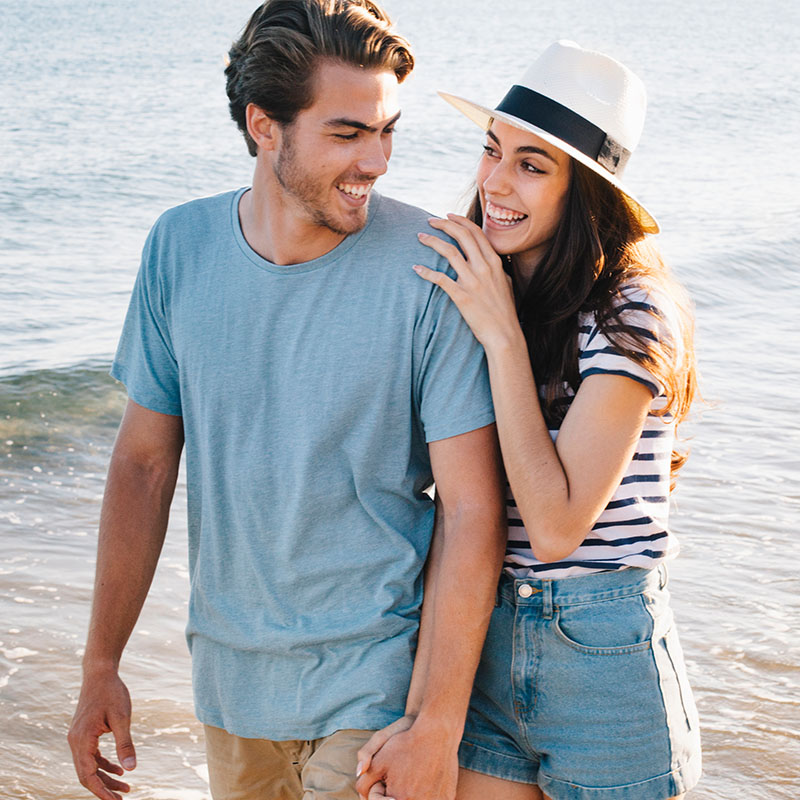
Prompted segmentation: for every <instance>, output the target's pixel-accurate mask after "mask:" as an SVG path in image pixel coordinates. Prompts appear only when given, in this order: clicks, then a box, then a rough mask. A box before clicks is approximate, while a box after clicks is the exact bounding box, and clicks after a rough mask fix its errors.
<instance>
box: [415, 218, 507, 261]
mask: <svg viewBox="0 0 800 800" xmlns="http://www.w3.org/2000/svg"><path fill="white" fill-rule="evenodd" d="M428 224H429V225H430V226H431V227H432V228H436V229H437V230H440V231H443V232H444V233H446V234H448V236H451V237H452V238H453V239H455V240H456V241H457V242H458V244H459V246H460V247H461V249H462V250H463V251H464V254H465V255H466V256H467V260H468V261H469V262H470V264H473V265H475V266H479V265H480V264H481V263H485V264H487V265H488V266H489V267H490V268H495V267H496V268H500V269H502V261H501V259H500V256H498V255H497V253H496V252H495V250H494V248H493V247H492V245H491V244H489V240H488V239H487V238H486V234H485V233H484V232H483V231H482V230H481V229H480V227H479V226H478V225H476V224H475V223H474V222H472V221H471V220H469V219H467V218H466V217H462V216H459V215H458V214H448V215H447V219H438V218H436V217H434V218H432V219H429V220H428Z"/></svg>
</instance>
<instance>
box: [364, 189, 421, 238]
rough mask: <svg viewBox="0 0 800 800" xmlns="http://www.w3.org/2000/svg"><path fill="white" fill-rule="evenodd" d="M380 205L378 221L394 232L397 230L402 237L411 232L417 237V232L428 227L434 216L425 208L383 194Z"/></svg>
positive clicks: (376, 216) (377, 214) (377, 215)
mask: <svg viewBox="0 0 800 800" xmlns="http://www.w3.org/2000/svg"><path fill="white" fill-rule="evenodd" d="M379 203H380V204H379V206H378V210H377V213H376V214H375V218H376V221H378V222H382V223H384V224H388V225H389V227H390V228H391V229H392V230H397V231H398V232H399V233H400V234H401V235H402V234H406V233H408V231H410V230H413V231H414V232H415V235H416V232H417V231H420V230H422V228H423V227H427V224H428V219H429V218H430V217H432V216H434V215H433V214H431V213H430V212H429V211H426V210H425V209H424V208H420V207H419V206H414V205H411V204H410V203H405V202H403V201H402V200H397V199H396V198H394V197H387V196H386V195H383V194H382V195H380V200H379Z"/></svg>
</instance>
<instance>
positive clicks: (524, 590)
mask: <svg viewBox="0 0 800 800" xmlns="http://www.w3.org/2000/svg"><path fill="white" fill-rule="evenodd" d="M517 591H518V593H519V596H520V597H530V596H531V595H532V594H533V587H532V586H530V584H527V583H523V584H522V586H520V587H519V589H518V590H517Z"/></svg>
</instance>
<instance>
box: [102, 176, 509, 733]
mask: <svg viewBox="0 0 800 800" xmlns="http://www.w3.org/2000/svg"><path fill="white" fill-rule="evenodd" d="M244 191H245V190H244V189H241V190H239V191H237V192H230V193H227V194H223V195H219V196H216V197H211V198H207V199H202V200H197V201H194V202H191V203H188V204H186V205H183V206H179V207H178V208H174V209H171V210H170V211H167V212H166V213H165V214H164V215H163V216H162V217H161V218H160V219H159V220H158V221H157V222H156V224H155V226H154V227H153V230H152V231H151V233H150V236H149V237H148V240H147V243H146V245H145V248H144V253H143V257H142V265H141V269H140V272H139V276H138V278H137V281H136V285H135V288H134V291H133V296H132V299H131V304H130V309H129V311H128V316H127V319H126V321H125V326H124V329H123V333H122V338H121V340H120V344H119V349H118V351H117V355H116V359H115V361H114V365H113V367H112V375H113V376H114V377H115V378H117V379H118V380H120V381H122V382H123V383H124V384H125V385H126V387H127V390H128V394H129V396H130V398H131V399H132V400H134V401H135V402H136V403H139V404H140V405H142V406H145V407H146V408H149V409H151V410H153V411H158V412H161V413H164V414H176V415H181V416H182V417H183V425H184V431H185V437H186V468H187V485H188V506H189V568H190V574H191V599H190V605H189V622H188V626H187V638H188V642H189V647H190V649H191V653H192V662H193V677H194V691H195V705H196V711H197V715H198V717H199V719H200V720H201V721H202V722H204V723H206V724H209V725H214V726H217V727H221V728H225V729H226V730H228V731H229V732H231V733H234V734H236V735H239V736H245V737H255V738H268V739H314V738H318V737H321V736H325V735H328V734H330V733H332V732H333V731H335V730H338V729H342V728H366V729H371V728H380V727H382V726H383V725H386V724H388V723H389V722H391V721H393V720H394V719H396V718H397V717H398V716H399V715H401V714H402V713H403V708H404V704H405V695H406V692H407V689H408V684H409V680H410V677H411V668H412V665H413V658H414V652H415V647H416V632H417V626H418V620H419V609H420V602H421V594H422V581H421V572H422V567H423V563H424V560H425V557H426V555H427V552H428V546H429V543H430V538H431V530H432V522H433V504H432V503H431V501H430V499H429V498H428V496H427V495H426V494H425V493H424V491H423V490H424V489H425V488H426V487H427V486H429V485H430V483H431V465H430V460H429V457H428V450H427V444H426V443H427V442H431V441H434V440H437V439H444V438H448V437H451V436H456V435H458V434H461V433H465V432H467V431H470V430H474V429H476V428H479V427H482V426H484V425H488V424H490V423H491V422H493V421H494V413H493V409H492V404H491V397H490V392H489V384H488V377H487V372H486V365H485V359H484V354H483V350H482V348H481V347H480V345H479V344H478V343H477V342H476V340H475V338H474V337H473V336H472V333H471V332H470V331H469V329H468V328H467V326H466V325H465V323H464V322H463V320H462V318H461V315H460V314H459V312H458V310H457V309H456V307H455V305H454V304H453V303H452V302H451V301H450V299H449V298H448V297H447V296H446V294H445V293H444V292H443V291H442V290H441V289H439V288H437V287H434V286H432V285H431V284H430V283H428V282H426V281H423V280H422V279H420V278H419V277H418V276H417V275H416V274H415V273H414V272H413V270H412V269H411V266H412V265H413V264H427V265H430V266H432V267H435V268H436V269H440V270H441V269H445V268H448V269H449V267H448V266H447V264H446V262H445V261H444V260H443V259H441V258H440V257H439V256H438V255H437V254H436V253H435V252H433V251H432V250H430V249H429V248H427V247H424V246H422V245H421V244H420V243H419V242H418V240H417V233H418V232H419V231H427V230H429V227H428V225H427V215H426V214H425V213H424V212H423V211H421V210H419V209H416V208H413V207H411V206H408V205H405V204H402V203H399V202H396V201H394V200H391V199H388V198H385V197H383V198H382V197H380V196H379V195H377V194H375V195H373V197H372V200H371V202H370V209H369V218H368V222H367V224H366V226H365V227H364V228H363V229H362V230H361V231H359V232H358V233H356V234H353V235H352V236H349V237H348V238H347V239H345V240H344V241H343V242H342V243H341V244H340V245H339V246H338V247H336V248H335V249H334V250H332V251H331V252H329V253H327V254H325V255H324V256H322V257H320V258H317V259H315V260H313V261H309V262H307V263H303V264H296V265H293V266H277V265H275V264H272V263H271V262H269V261H266V260H264V259H263V258H261V257H260V256H259V255H258V254H257V253H256V252H255V251H254V250H252V248H250V246H249V245H248V244H247V242H246V240H245V239H244V236H243V235H242V231H241V227H240V224H239V218H238V204H239V198H240V197H241V195H242V193H243V192H244ZM451 274H452V271H451Z"/></svg>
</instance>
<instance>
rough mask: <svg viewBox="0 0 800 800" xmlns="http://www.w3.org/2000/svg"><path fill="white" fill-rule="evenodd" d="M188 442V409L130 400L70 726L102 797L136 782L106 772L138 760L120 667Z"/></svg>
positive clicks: (84, 778) (111, 478) (80, 766)
mask: <svg viewBox="0 0 800 800" xmlns="http://www.w3.org/2000/svg"><path fill="white" fill-rule="evenodd" d="M182 449H183V420H182V418H181V417H176V416H170V415H167V414H159V413H157V412H155V411H149V410H148V409H146V408H143V407H142V406H140V405H137V404H136V403H134V402H133V401H131V400H129V401H128V405H127V408H126V409H125V415H124V417H123V419H122V424H121V425H120V429H119V434H118V435H117V441H116V443H115V444H114V452H113V454H112V456H111V465H110V467H109V470H108V480H107V482H106V490H105V496H104V498H103V509H102V513H101V516H100V535H99V540H98V548H97V568H96V573H95V586H94V599H93V602H92V616H91V621H90V623H89V634H88V637H87V641H86V653H85V655H84V657H83V685H82V687H81V694H80V699H79V700H78V707H77V709H76V710H75V716H74V717H73V720H72V725H71V727H70V732H69V744H70V747H71V748H72V758H73V761H74V762H75V769H76V771H77V773H78V778H79V780H80V782H81V784H82V785H83V786H85V787H86V788H87V789H89V791H91V792H92V793H93V794H95V795H97V797H99V798H102V800H119V797H120V795H119V794H117V791H121V792H127V791H128V789H129V787H128V785H127V784H125V783H122V782H120V781H117V780H115V779H114V778H112V777H111V776H110V775H108V774H107V773H109V772H110V773H114V774H116V775H122V774H123V772H124V770H123V768H122V767H124V768H125V769H129V770H130V769H133V768H134V766H136V754H135V751H134V747H133V743H132V742H131V737H130V717H131V703H130V697H129V695H128V690H127V688H126V686H125V684H124V683H123V682H122V681H121V680H120V678H119V675H118V668H119V662H120V659H121V658H122V651H123V649H124V648H125V645H126V643H127V641H128V637H129V636H130V635H131V632H132V631H133V627H134V625H135V624H136V620H137V619H138V617H139V612H140V611H141V608H142V605H143V603H144V600H145V597H146V596H147V592H148V590H149V588H150V583H151V581H152V579H153V574H154V573H155V569H156V564H157V563H158V557H159V555H160V553H161V546H162V544H163V542H164V534H165V533H166V529H167V519H168V517H169V506H170V503H171V502H172V495H173V492H174V490H175V481H176V480H177V476H178V466H179V464H180V457H181V450H182ZM109 732H110V733H113V735H114V740H115V742H116V749H117V757H118V758H119V760H120V762H121V764H122V766H119V765H117V764H114V763H112V762H111V761H109V760H107V759H105V758H103V756H101V754H100V749H99V740H100V736H101V735H102V734H104V733H109ZM114 790H116V791H114Z"/></svg>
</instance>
